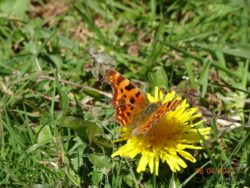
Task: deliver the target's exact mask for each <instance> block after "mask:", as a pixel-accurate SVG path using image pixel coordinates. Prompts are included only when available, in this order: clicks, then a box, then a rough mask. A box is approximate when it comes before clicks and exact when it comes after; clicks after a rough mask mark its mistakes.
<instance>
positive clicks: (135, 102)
mask: <svg viewBox="0 0 250 188" xmlns="http://www.w3.org/2000/svg"><path fill="white" fill-rule="evenodd" d="M106 80H107V82H108V83H109V84H111V86H112V88H113V100H112V104H113V106H114V108H115V109H116V119H117V121H118V122H120V123H121V124H122V125H123V126H131V125H132V124H133V122H134V121H135V118H136V117H138V116H139V114H140V113H141V112H142V110H143V109H145V108H146V107H147V106H148V105H149V104H150V103H149V101H148V98H147V96H146V95H145V93H143V92H142V91H141V90H140V89H139V88H138V87H137V86H136V85H135V84H134V83H132V82H130V81H129V80H128V79H126V78H124V77H123V76H122V75H121V74H120V73H118V72H116V71H114V70H108V71H107V73H106Z"/></svg>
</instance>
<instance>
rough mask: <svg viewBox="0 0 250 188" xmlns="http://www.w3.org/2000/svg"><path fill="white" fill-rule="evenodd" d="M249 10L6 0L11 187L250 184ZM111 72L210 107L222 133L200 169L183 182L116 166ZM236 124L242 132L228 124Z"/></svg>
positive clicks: (200, 157) (5, 115) (214, 135)
mask: <svg viewBox="0 0 250 188" xmlns="http://www.w3.org/2000/svg"><path fill="white" fill-rule="evenodd" d="M249 7H250V3H249V1H244V0H239V1H236V0H231V1H229V0H227V1H220V0H216V1H208V0H204V1H181V0H176V1H156V0H151V1H124V2H122V1H116V0H110V1H97V0H85V1H84V0H82V1H73V0H72V1H71V0H65V1H64V3H63V2H61V1H51V2H50V3H45V2H43V1H42V0H37V1H32V3H31V2H29V1H28V0H13V1H8V0H3V1H1V2H0V44H1V45H0V75H1V78H0V140H1V141H0V150H1V151H0V156H1V157H0V187H20V186H22V187H87V186H88V185H90V186H91V187H153V185H154V184H156V187H174V186H176V187H180V186H183V187H195V186H196V187H243V186H250V175H249V174H250V168H249V166H250V139H249V137H250V136H249V134H250V123H249V122H250V118H249V117H250V101H249V96H250V90H249V88H250V87H249V86H250V73H249V72H250V67H249V62H250V53H249V52H250V45H249V44H250V34H249V33H250V26H249V23H250V22H249V21H250V20H249V18H250V8H249ZM90 49H93V50H94V51H98V53H97V55H98V59H96V61H97V62H94V60H93V58H92V56H91V54H90V53H89V51H90ZM106 69H116V70H117V71H119V72H121V73H122V74H124V75H126V77H128V78H129V79H132V80H140V81H141V82H140V83H142V84H141V85H140V87H141V88H143V89H146V90H147V91H151V89H152V88H153V87H154V86H160V87H163V88H165V89H167V90H168V91H170V90H171V89H173V88H174V89H175V90H176V91H177V92H178V94H179V95H182V96H183V97H184V98H187V99H188V101H189V102H190V104H191V105H192V106H198V107H199V108H200V110H201V112H202V113H203V115H204V117H205V118H206V126H211V127H212V131H211V138H210V139H209V140H208V141H206V142H205V143H204V147H205V149H204V150H203V151H199V152H197V153H194V155H195V157H196V158H197V162H196V163H194V164H192V163H188V167H187V168H186V169H184V170H183V171H182V172H179V173H176V174H172V173H171V171H170V169H169V167H168V166H167V165H162V166H160V172H159V176H157V177H153V176H152V175H151V174H150V173H149V171H146V172H144V173H142V174H138V173H137V172H136V166H137V162H138V160H137V159H133V160H131V159H124V158H118V157H117V158H114V159H112V158H111V157H110V156H111V154H112V153H113V152H114V151H116V150H117V148H118V147H119V146H120V144H119V143H114V142H112V141H113V140H115V139H117V138H118V136H119V130H120V129H119V126H118V125H117V124H116V123H115V122H114V121H113V119H112V117H113V109H112V107H111V105H110V103H109V101H110V94H109V93H110V92H111V89H110V87H108V86H107V84H105V83H104V81H103V78H102V77H103V74H104V70H106ZM186 78H188V79H186ZM233 118H236V119H237V122H236V123H239V125H240V126H236V125H237V124H236V123H232V125H231V126H230V127H227V126H225V125H224V126H219V123H218V121H219V120H222V119H223V120H227V121H228V122H233ZM201 167H203V168H204V170H205V171H204V174H196V173H195V170H196V169H197V168H201ZM209 168H216V169H218V168H224V169H225V168H231V169H232V174H231V175H227V174H224V175H219V174H218V173H214V174H209V173H207V172H206V170H207V169H209Z"/></svg>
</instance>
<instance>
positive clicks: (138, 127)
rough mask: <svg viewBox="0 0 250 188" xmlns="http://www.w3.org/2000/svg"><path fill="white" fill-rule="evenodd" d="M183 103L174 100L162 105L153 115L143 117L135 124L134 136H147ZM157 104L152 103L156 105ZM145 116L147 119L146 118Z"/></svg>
mask: <svg viewBox="0 0 250 188" xmlns="http://www.w3.org/2000/svg"><path fill="white" fill-rule="evenodd" d="M180 103H181V100H179V99H178V100H172V101H169V102H166V103H164V104H162V105H160V106H159V107H158V108H156V109H155V110H154V111H153V112H152V113H150V114H147V113H145V114H144V115H143V114H142V115H141V118H140V119H138V120H137V122H136V123H135V128H134V130H133V131H132V135H146V134H147V133H148V131H149V130H150V129H151V128H152V127H153V126H154V125H155V124H156V123H157V122H158V121H159V120H160V119H161V118H162V117H163V116H165V114H166V113H167V112H169V111H173V110H175V109H176V107H177V106H178V105H179V104H180ZM154 104H157V103H152V104H150V105H154ZM144 116H145V118H144Z"/></svg>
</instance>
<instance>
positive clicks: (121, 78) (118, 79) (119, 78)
mask: <svg viewBox="0 0 250 188" xmlns="http://www.w3.org/2000/svg"><path fill="white" fill-rule="evenodd" d="M123 80H125V79H124V78H123V77H122V76H118V78H117V82H116V83H117V85H118V86H119V85H120V83H121V82H122V81H123Z"/></svg>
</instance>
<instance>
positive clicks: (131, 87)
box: [125, 83, 135, 91]
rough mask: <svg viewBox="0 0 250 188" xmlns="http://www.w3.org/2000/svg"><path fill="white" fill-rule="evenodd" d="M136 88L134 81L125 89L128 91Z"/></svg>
mask: <svg viewBox="0 0 250 188" xmlns="http://www.w3.org/2000/svg"><path fill="white" fill-rule="evenodd" d="M134 88H135V86H134V85H133V84H132V83H129V84H128V85H127V86H126V87H125V89H126V90H127V91H130V90H131V89H134Z"/></svg>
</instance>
